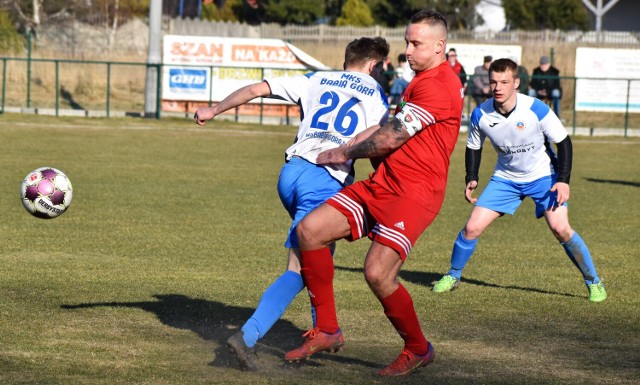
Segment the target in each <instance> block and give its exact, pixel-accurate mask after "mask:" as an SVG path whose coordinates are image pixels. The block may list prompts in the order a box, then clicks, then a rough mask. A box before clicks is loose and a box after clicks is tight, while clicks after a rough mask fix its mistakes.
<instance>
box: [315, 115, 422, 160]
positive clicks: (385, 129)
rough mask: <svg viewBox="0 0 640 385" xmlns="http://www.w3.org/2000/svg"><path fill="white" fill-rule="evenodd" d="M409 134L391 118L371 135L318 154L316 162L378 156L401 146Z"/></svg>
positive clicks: (400, 124) (399, 123) (398, 122)
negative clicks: (353, 143)
mask: <svg viewBox="0 0 640 385" xmlns="http://www.w3.org/2000/svg"><path fill="white" fill-rule="evenodd" d="M409 138H411V136H410V135H409V133H408V132H407V130H406V129H405V128H404V126H403V124H402V122H401V121H399V120H398V119H395V118H393V119H391V121H389V122H388V123H387V124H385V125H384V126H382V127H380V128H379V129H377V130H375V131H373V132H372V133H371V135H370V136H369V137H368V138H367V139H365V140H362V141H360V142H359V143H357V144H355V145H349V146H347V145H342V146H340V147H338V148H334V149H331V150H327V151H323V152H321V153H320V154H318V158H317V159H316V163H318V164H339V163H344V162H346V161H347V160H349V159H359V158H378V157H381V156H384V155H387V154H389V153H390V152H392V151H393V150H395V149H396V148H398V147H400V146H402V144H403V143H404V142H406V141H407V140H409Z"/></svg>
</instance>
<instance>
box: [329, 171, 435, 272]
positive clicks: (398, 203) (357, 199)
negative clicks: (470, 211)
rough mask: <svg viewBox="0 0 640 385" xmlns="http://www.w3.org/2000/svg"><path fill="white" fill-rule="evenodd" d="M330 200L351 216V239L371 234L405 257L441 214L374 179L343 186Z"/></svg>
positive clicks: (375, 239)
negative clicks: (384, 187) (398, 193)
mask: <svg viewBox="0 0 640 385" xmlns="http://www.w3.org/2000/svg"><path fill="white" fill-rule="evenodd" d="M327 203H328V204H330V205H331V206H332V207H335V208H336V209H337V210H339V211H340V212H341V213H342V214H344V215H345V216H346V217H347V219H348V220H349V225H350V226H351V236H350V237H349V238H348V240H349V241H354V240H356V239H360V238H362V237H364V236H365V235H367V236H368V237H369V238H370V239H372V240H374V241H376V242H378V243H381V244H383V245H385V246H387V247H390V248H392V249H393V250H395V251H396V252H397V253H398V254H400V258H401V259H402V260H403V261H404V260H405V259H406V258H407V254H409V252H410V251H411V248H412V247H413V245H415V243H416V241H417V240H418V238H419V237H420V234H422V232H423V231H424V230H425V229H426V228H427V227H428V226H429V225H430V224H431V222H433V220H434V219H435V218H436V215H437V214H438V213H434V212H432V211H429V210H427V209H425V208H424V207H422V206H420V205H418V204H417V203H415V202H413V201H411V200H409V199H407V198H404V197H400V196H398V195H396V194H394V193H391V192H389V191H387V190H385V189H383V188H381V187H380V186H379V185H377V184H375V183H372V182H371V181H370V180H364V181H360V182H358V183H354V184H352V185H351V186H347V187H345V188H343V189H342V190H341V191H340V192H339V193H337V194H336V195H334V196H333V197H331V198H330V199H329V200H327Z"/></svg>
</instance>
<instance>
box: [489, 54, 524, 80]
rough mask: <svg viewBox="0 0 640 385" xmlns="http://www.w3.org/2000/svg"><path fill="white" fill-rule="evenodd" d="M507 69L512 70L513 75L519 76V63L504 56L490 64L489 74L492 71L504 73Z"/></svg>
mask: <svg viewBox="0 0 640 385" xmlns="http://www.w3.org/2000/svg"><path fill="white" fill-rule="evenodd" d="M507 71H511V72H512V73H513V76H514V77H515V78H517V77H518V64H517V63H516V62H514V61H513V60H511V59H506V58H502V59H498V60H495V61H493V62H492V63H491V65H490V66H489V74H491V73H492V72H498V73H503V72H507Z"/></svg>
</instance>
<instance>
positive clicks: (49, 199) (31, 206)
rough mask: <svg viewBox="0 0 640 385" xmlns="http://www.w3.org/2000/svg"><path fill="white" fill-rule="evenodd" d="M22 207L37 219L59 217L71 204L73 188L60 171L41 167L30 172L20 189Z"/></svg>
mask: <svg viewBox="0 0 640 385" xmlns="http://www.w3.org/2000/svg"><path fill="white" fill-rule="evenodd" d="M20 196H21V200H22V205H23V206H24V208H25V209H27V211H28V212H29V213H30V214H31V215H33V216H35V217H38V218H44V219H50V218H55V217H57V216H60V215H61V214H62V213H64V212H65V211H66V210H67V209H68V208H69V205H70V204H71V199H72V198H73V188H72V187H71V181H69V178H67V176H66V175H65V173H63V172H62V171H60V170H58V169H55V168H53V167H41V168H38V169H35V170H33V171H31V172H30V173H29V174H27V176H26V177H25V178H24V180H23V181H22V186H21V187H20Z"/></svg>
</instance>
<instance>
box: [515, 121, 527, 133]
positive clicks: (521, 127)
mask: <svg viewBox="0 0 640 385" xmlns="http://www.w3.org/2000/svg"><path fill="white" fill-rule="evenodd" d="M525 128H527V126H526V125H525V124H524V122H523V121H522V120H518V121H517V122H516V129H517V130H518V131H524V129H525Z"/></svg>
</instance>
